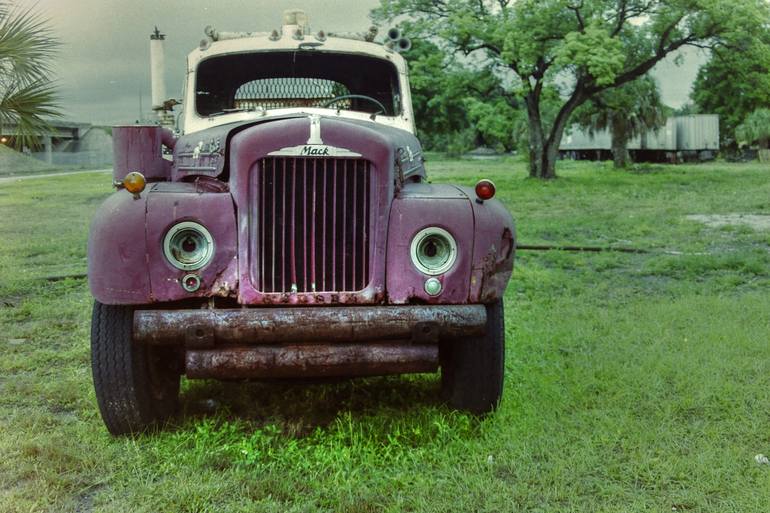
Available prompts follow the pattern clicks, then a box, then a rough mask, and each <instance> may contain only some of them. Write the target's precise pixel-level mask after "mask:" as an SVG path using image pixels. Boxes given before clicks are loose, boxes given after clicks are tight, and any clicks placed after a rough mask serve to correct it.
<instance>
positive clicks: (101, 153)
mask: <svg viewBox="0 0 770 513" xmlns="http://www.w3.org/2000/svg"><path fill="white" fill-rule="evenodd" d="M30 155H31V156H32V157H35V158H36V159H38V160H41V161H43V162H48V161H47V159H46V152H44V151H37V152H32V153H31V154H30ZM50 157H51V160H50V162H49V163H50V164H53V165H55V166H73V167H103V166H105V167H106V166H111V165H112V150H111V149H109V150H93V151H77V152H68V151H54V152H51V154H50Z"/></svg>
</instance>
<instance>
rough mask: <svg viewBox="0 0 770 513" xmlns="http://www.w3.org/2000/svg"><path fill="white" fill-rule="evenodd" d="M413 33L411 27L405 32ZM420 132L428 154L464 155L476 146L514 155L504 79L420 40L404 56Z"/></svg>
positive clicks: (512, 114)
mask: <svg viewBox="0 0 770 513" xmlns="http://www.w3.org/2000/svg"><path fill="white" fill-rule="evenodd" d="M402 28H403V29H404V31H405V32H406V33H409V32H410V31H411V28H410V27H409V25H408V24H407V25H406V26H404V27H402ZM406 57H407V59H408V60H409V72H410V79H411V86H412V103H413V104H414V108H415V121H416V125H417V131H418V134H419V136H420V139H421V140H422V142H423V144H425V146H426V147H428V148H430V149H436V150H442V151H452V150H457V151H464V150H467V149H469V148H468V147H469V146H472V145H473V144H487V145H490V146H498V147H501V148H503V149H506V150H510V149H512V148H513V147H514V146H515V138H514V137H513V134H514V128H513V126H512V125H511V123H512V120H513V118H514V117H515V109H514V108H513V107H512V106H511V103H509V102H507V101H505V100H502V101H497V102H495V103H496V105H495V106H494V108H493V106H492V105H491V104H490V103H488V100H489V99H500V98H501V97H502V96H504V95H506V94H507V93H506V91H505V89H504V88H503V87H502V85H501V81H500V78H499V77H497V76H495V75H494V74H493V73H492V72H491V71H490V70H489V69H487V68H485V67H483V66H481V67H480V66H474V65H473V63H461V62H459V61H458V59H456V58H455V56H453V55H447V54H446V53H445V52H443V51H441V49H440V48H439V47H438V46H437V45H436V44H435V43H433V42H431V41H427V40H422V39H416V40H415V41H414V42H413V45H412V48H411V50H409V52H407V54H406Z"/></svg>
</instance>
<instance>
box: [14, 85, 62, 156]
mask: <svg viewBox="0 0 770 513" xmlns="http://www.w3.org/2000/svg"><path fill="white" fill-rule="evenodd" d="M59 116H61V111H59V108H58V96H57V94H56V89H55V88H54V86H53V85H52V84H51V83H50V82H49V81H48V80H45V79H43V80H38V81H36V82H32V83H29V84H19V85H17V86H12V87H9V88H7V89H6V90H5V92H4V93H3V95H2V96H0V126H2V125H3V124H11V125H16V127H17V134H18V135H17V136H16V137H15V144H16V146H17V147H18V148H22V147H24V146H27V147H29V148H36V147H38V146H39V145H40V144H39V142H38V136H39V135H40V134H43V133H46V132H50V131H51V123H50V121H49V120H47V119H46V118H53V117H59Z"/></svg>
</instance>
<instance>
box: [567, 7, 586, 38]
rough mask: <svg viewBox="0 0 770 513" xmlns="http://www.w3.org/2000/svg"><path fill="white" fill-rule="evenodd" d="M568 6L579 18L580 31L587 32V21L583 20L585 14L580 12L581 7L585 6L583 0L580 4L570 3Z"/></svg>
mask: <svg viewBox="0 0 770 513" xmlns="http://www.w3.org/2000/svg"><path fill="white" fill-rule="evenodd" d="M567 8H568V9H570V10H572V11H575V17H576V18H577V22H578V27H580V32H585V30H586V24H585V21H583V16H582V15H581V14H580V9H582V8H583V0H580V3H579V4H578V5H572V4H568V5H567Z"/></svg>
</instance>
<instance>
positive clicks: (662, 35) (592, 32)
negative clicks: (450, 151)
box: [372, 0, 768, 178]
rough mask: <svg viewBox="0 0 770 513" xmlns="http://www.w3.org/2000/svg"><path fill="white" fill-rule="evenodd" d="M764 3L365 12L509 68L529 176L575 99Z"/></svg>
mask: <svg viewBox="0 0 770 513" xmlns="http://www.w3.org/2000/svg"><path fill="white" fill-rule="evenodd" d="M767 9H768V7H767V5H766V4H765V2H764V1H763V0H473V1H469V0H381V5H380V7H379V8H377V9H375V10H374V11H373V13H372V16H373V18H374V19H375V20H377V21H385V20H394V19H400V18H403V17H404V16H406V17H408V18H409V19H411V20H412V22H413V23H414V26H415V27H418V28H420V29H421V33H420V34H419V37H422V38H426V39H429V40H435V41H440V42H441V45H442V48H443V49H445V50H446V51H448V52H451V53H453V54H461V55H466V56H472V57H474V58H476V59H485V60H487V61H488V63H489V65H490V66H491V67H494V68H495V69H497V70H498V72H503V71H505V72H506V73H508V74H510V75H511V76H512V77H513V81H512V82H513V83H512V86H511V88H510V91H511V93H512V96H515V97H517V98H519V99H520V100H523V102H524V104H525V106H526V110H527V118H528V125H529V156H530V175H531V176H535V177H540V178H553V177H555V176H556V170H555V164H556V159H557V157H558V149H559V143H560V142H561V138H562V135H563V133H564V130H565V128H566V126H567V123H568V121H569V119H570V116H571V115H572V113H573V112H574V111H575V109H577V108H578V107H579V106H580V105H582V104H583V103H584V102H585V101H587V100H588V99H590V98H591V97H593V96H594V95H596V94H598V93H601V92H602V91H605V90H608V89H611V88H614V87H618V86H621V85H623V84H626V83H628V82H631V81H632V80H634V79H636V78H638V77H640V76H642V75H644V74H645V73H647V72H648V71H650V70H651V69H652V68H653V67H654V66H655V64H657V63H658V62H659V61H660V60H662V59H663V58H665V57H666V56H667V55H669V54H670V53H671V52H674V51H676V50H677V49H679V48H682V47H683V46H686V45H693V46H700V47H714V46H718V45H719V44H720V43H721V42H722V39H723V38H724V37H725V36H727V35H730V34H733V33H736V32H738V31H741V30H743V31H749V33H751V32H752V31H754V30H756V29H758V28H759V27H751V26H749V25H750V24H751V23H754V22H756V20H760V19H764V17H763V16H760V12H762V13H763V12H765V11H767ZM549 84H551V85H553V86H554V87H558V88H559V89H560V93H561V98H562V101H561V104H560V107H559V110H558V112H557V113H556V116H555V117H554V120H553V122H552V123H546V122H545V121H546V120H544V119H543V112H542V95H543V91H544V90H545V89H546V88H547V86H548V85H549Z"/></svg>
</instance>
